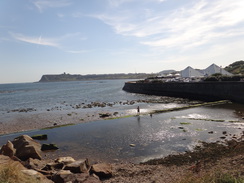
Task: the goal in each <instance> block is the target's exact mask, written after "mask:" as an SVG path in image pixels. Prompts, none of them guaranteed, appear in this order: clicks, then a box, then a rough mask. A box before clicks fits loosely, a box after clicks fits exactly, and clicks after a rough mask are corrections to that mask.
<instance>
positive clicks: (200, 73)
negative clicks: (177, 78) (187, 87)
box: [181, 64, 232, 78]
mask: <svg viewBox="0 0 244 183" xmlns="http://www.w3.org/2000/svg"><path fill="white" fill-rule="evenodd" d="M217 73H220V74H222V75H226V76H232V74H231V73H229V72H227V71H226V70H224V69H223V68H221V67H219V66H217V65H216V64H212V65H210V66H209V67H207V68H206V69H203V70H197V69H193V68H192V67H190V66H188V67H187V68H185V69H184V70H182V71H181V77H182V78H192V77H204V76H211V75H213V74H217Z"/></svg>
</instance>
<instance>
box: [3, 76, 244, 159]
mask: <svg viewBox="0 0 244 183" xmlns="http://www.w3.org/2000/svg"><path fill="white" fill-rule="evenodd" d="M124 82H125V80H106V81H80V82H60V83H27V84H6V85H5V84H4V85H0V114H1V116H2V117H3V116H5V115H6V114H8V115H11V112H10V113H9V111H11V110H14V109H21V108H35V109H36V111H34V113H38V112H42V111H46V110H47V109H50V108H52V107H62V109H63V110H68V111H69V110H73V109H72V108H70V107H69V106H70V105H75V104H79V103H90V102H111V103H112V102H119V101H127V100H129V101H132V100H139V99H158V98H159V97H158V96H147V95H137V94H131V93H126V92H124V91H122V87H123V85H124ZM136 105H137V104H136ZM140 105H142V110H144V111H146V110H152V109H159V108H160V109H162V108H169V107H176V106H179V105H180V104H175V103H169V104H151V103H147V104H140ZM135 107H136V106H133V105H132V106H124V105H114V106H113V107H112V108H115V109H113V110H128V111H129V110H132V109H133V110H134V111H135ZM81 110H82V109H81ZM86 110H98V109H97V108H93V109H86ZM12 113H14V112H12ZM30 114H31V112H30ZM243 114H244V105H241V104H225V105H219V106H212V107H198V108H193V109H187V110H182V111H174V112H168V113H162V114H155V115H153V116H148V115H141V116H135V117H130V118H123V119H114V120H103V121H94V122H89V123H83V124H78V125H74V126H67V127H62V128H55V129H48V130H41V131H39V130H34V131H30V132H24V134H29V135H34V134H39V133H43V134H44V133H45V134H48V140H47V141H44V142H43V141H41V143H55V144H57V145H58V146H59V148H60V149H59V150H58V151H56V152H55V153H53V152H52V153H47V154H46V156H48V157H49V156H51V157H52V156H54V157H56V156H67V155H69V156H73V157H75V158H84V157H88V158H90V159H92V160H93V161H107V162H113V161H115V160H116V161H132V162H140V161H145V160H148V159H151V158H158V157H162V156H166V155H168V154H171V153H178V152H184V151H187V150H191V149H192V147H193V146H194V145H196V144H197V143H198V142H199V141H208V142H211V141H223V140H225V139H230V138H232V137H233V135H236V136H241V134H242V133H243V129H244V123H243V119H242V117H243ZM27 115H28V113H27ZM0 125H1V124H0ZM224 131H226V132H227V135H225V134H223V132H224ZM21 134H23V133H17V134H9V135H4V136H0V145H3V144H4V143H6V141H7V140H9V139H10V140H11V139H13V138H15V137H17V136H19V135H21Z"/></svg>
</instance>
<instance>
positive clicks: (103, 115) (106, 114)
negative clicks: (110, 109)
mask: <svg viewBox="0 0 244 183" xmlns="http://www.w3.org/2000/svg"><path fill="white" fill-rule="evenodd" d="M109 116H111V114H109V113H99V117H100V118H106V117H109Z"/></svg>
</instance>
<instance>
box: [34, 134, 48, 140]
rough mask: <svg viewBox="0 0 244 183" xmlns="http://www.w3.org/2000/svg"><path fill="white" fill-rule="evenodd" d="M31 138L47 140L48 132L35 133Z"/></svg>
mask: <svg viewBox="0 0 244 183" xmlns="http://www.w3.org/2000/svg"><path fill="white" fill-rule="evenodd" d="M31 138H33V139H36V140H47V135H46V134H38V135H33V136H31Z"/></svg>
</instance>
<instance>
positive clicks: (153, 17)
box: [94, 0, 244, 49]
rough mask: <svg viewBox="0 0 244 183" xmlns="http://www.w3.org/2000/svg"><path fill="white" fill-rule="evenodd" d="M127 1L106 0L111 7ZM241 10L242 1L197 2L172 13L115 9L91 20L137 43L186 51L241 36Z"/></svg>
mask: <svg viewBox="0 0 244 183" xmlns="http://www.w3.org/2000/svg"><path fill="white" fill-rule="evenodd" d="M134 1H136V0H134ZM152 1H154V2H163V1H160V0H157V1H156V0H152ZM127 2H132V0H120V1H116V2H115V1H111V0H110V3H111V4H113V3H114V4H113V5H114V7H116V6H119V5H120V4H123V3H127ZM166 2H167V1H166ZM116 3H117V4H116ZM243 9H244V1H242V0H236V1H229V0H215V1H207V0H201V1H192V3H188V4H185V5H183V6H181V7H179V8H176V9H172V10H164V11H156V10H154V9H153V8H152V7H151V9H150V7H147V9H138V10H139V11H135V10H134V9H129V10H124V9H121V8H118V9H111V11H110V12H107V13H104V14H100V15H97V16H94V17H96V18H98V19H100V20H102V21H103V22H104V23H106V24H108V25H110V26H111V27H112V28H113V29H114V30H115V32H116V33H117V34H121V35H123V36H133V37H137V38H138V39H139V40H140V43H141V44H145V45H148V46H152V47H163V48H183V49H186V48H193V47H197V46H201V45H206V44H210V43H211V42H213V41H219V40H220V39H227V38H234V37H237V36H240V35H244V33H243V31H240V29H243V23H244V16H243V15H242V14H243ZM116 10H117V11H116ZM241 24H242V27H240V26H241Z"/></svg>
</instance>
